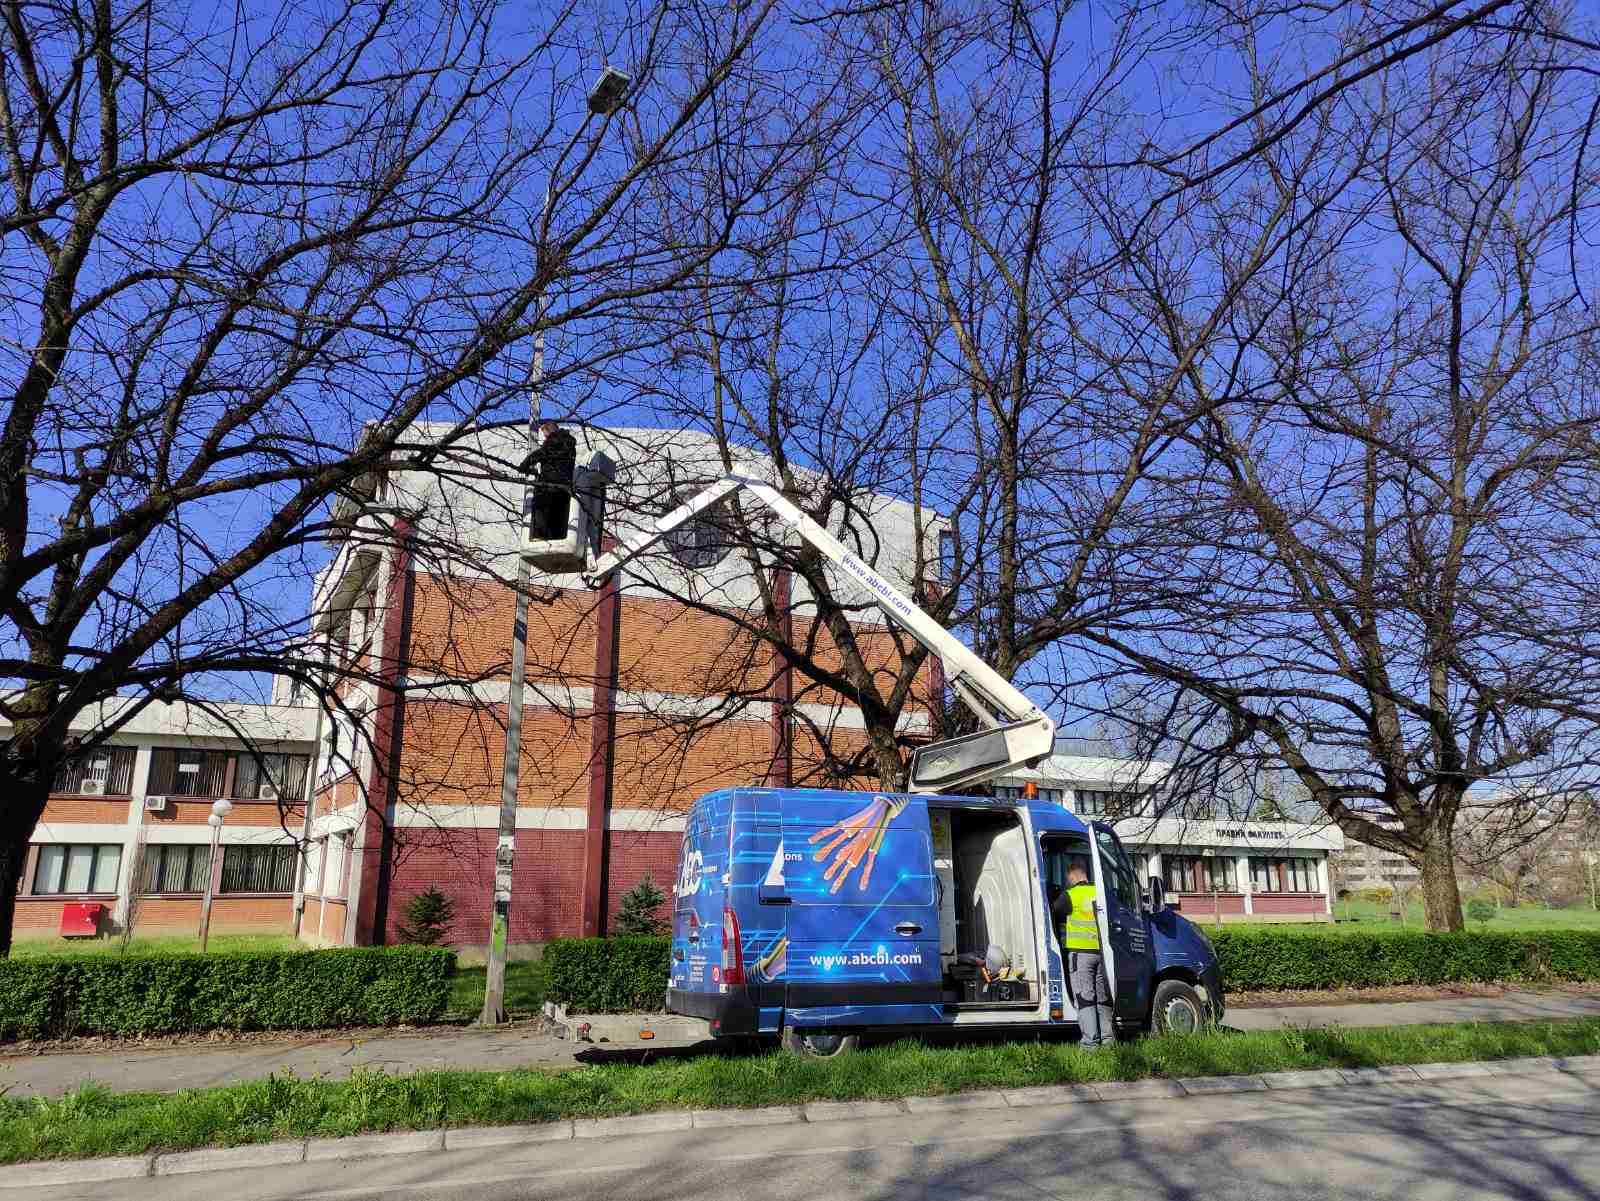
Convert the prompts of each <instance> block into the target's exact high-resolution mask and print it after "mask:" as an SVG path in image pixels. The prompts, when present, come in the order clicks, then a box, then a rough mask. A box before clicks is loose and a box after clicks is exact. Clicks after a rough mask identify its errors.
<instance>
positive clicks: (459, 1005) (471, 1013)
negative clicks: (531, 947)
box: [445, 959, 545, 1021]
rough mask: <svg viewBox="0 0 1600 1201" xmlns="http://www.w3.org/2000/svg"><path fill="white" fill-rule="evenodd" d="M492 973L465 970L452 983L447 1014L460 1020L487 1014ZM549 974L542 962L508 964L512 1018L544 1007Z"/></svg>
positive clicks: (507, 1006)
mask: <svg viewBox="0 0 1600 1201" xmlns="http://www.w3.org/2000/svg"><path fill="white" fill-rule="evenodd" d="M487 973H488V969H487V968H481V967H461V968H457V969H456V974H455V975H454V976H453V977H451V980H450V1002H449V1004H448V1006H447V1007H446V1009H445V1013H446V1014H447V1015H448V1016H449V1017H450V1018H452V1019H456V1020H468V1021H470V1020H473V1019H475V1018H477V1016H478V1015H479V1014H481V1013H482V1012H483V984H484V980H485V978H486V976H487ZM544 994H545V974H544V963H543V962H542V961H540V960H537V959H535V960H529V961H526V962H520V963H519V962H512V963H508V964H506V1012H507V1013H509V1014H510V1015H511V1016H512V1017H527V1016H529V1015H531V1014H535V1013H538V1012H539V1010H540V1008H541V1007H542V1006H543V1005H544Z"/></svg>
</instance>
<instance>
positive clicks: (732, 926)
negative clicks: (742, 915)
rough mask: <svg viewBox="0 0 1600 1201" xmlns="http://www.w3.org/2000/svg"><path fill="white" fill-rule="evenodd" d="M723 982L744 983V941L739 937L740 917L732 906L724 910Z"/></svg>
mask: <svg viewBox="0 0 1600 1201" xmlns="http://www.w3.org/2000/svg"><path fill="white" fill-rule="evenodd" d="M722 982H723V983H724V984H743V983H744V942H743V940H742V939H740V937H739V919H738V917H737V916H736V915H735V914H734V912H733V909H732V908H731V907H724V908H723V910H722Z"/></svg>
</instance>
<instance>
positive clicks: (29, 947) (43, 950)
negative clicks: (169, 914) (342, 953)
mask: <svg viewBox="0 0 1600 1201" xmlns="http://www.w3.org/2000/svg"><path fill="white" fill-rule="evenodd" d="M296 947H305V948H306V949H307V950H310V947H309V946H307V945H306V944H305V943H297V942H295V940H294V939H292V938H290V937H289V936H288V935H287V934H213V935H212V936H211V938H210V941H209V943H208V945H207V948H206V949H207V950H208V951H292V950H294V949H295V948H296ZM199 949H200V940H199V939H198V938H196V937H194V936H193V935H167V936H160V937H152V938H144V937H138V938H133V939H131V940H129V943H128V954H130V955H134V954H149V953H152V952H158V953H163V954H172V953H174V952H179V951H198V950H199ZM11 953H12V954H13V955H15V956H17V957H18V958H22V957H25V956H38V957H43V956H57V955H120V954H122V953H123V951H122V941H121V940H120V939H117V938H91V939H76V938H27V939H18V940H17V941H16V942H14V943H12V944H11Z"/></svg>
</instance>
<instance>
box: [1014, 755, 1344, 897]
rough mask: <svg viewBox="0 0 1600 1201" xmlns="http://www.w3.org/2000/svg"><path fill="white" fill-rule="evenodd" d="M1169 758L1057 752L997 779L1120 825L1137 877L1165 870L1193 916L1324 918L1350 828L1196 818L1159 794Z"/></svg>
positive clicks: (1170, 890) (1173, 892)
mask: <svg viewBox="0 0 1600 1201" xmlns="http://www.w3.org/2000/svg"><path fill="white" fill-rule="evenodd" d="M1167 770H1168V765H1167V764H1164V763H1148V762H1136V761H1133V760H1129V759H1118V758H1113V757H1108V756H1102V755H1094V754H1073V753H1066V752H1061V751H1058V753H1056V754H1054V755H1052V756H1051V757H1050V758H1049V759H1047V760H1045V761H1044V762H1043V763H1041V764H1040V765H1039V766H1038V767H1037V768H1035V769H1032V770H1025V771H1020V772H1017V773H1016V774H1014V775H1010V776H1006V777H1005V778H1003V779H1002V780H1000V781H998V782H997V788H996V791H997V792H998V793H999V795H1001V796H1007V795H1009V796H1019V795H1021V794H1022V791H1023V789H1024V788H1025V787H1026V786H1027V785H1029V784H1032V785H1034V786H1035V787H1036V788H1037V789H1038V792H1039V795H1040V796H1041V797H1043V798H1044V799H1046V800H1057V801H1060V802H1062V803H1063V804H1065V805H1066V806H1067V807H1068V808H1069V809H1071V810H1072V811H1073V812H1074V813H1076V814H1078V815H1079V816H1080V817H1083V818H1085V819H1088V820H1094V821H1103V822H1105V823H1106V824H1107V825H1109V826H1110V827H1111V828H1112V829H1113V830H1115V831H1116V833H1117V837H1118V838H1119V839H1121V841H1122V843H1123V845H1124V846H1125V847H1127V849H1128V853H1129V854H1130V855H1131V856H1132V857H1133V859H1134V866H1135V867H1136V868H1137V869H1138V871H1139V875H1140V878H1141V879H1148V878H1149V877H1151V876H1160V877H1161V879H1162V881H1163V883H1164V884H1165V886H1166V890H1167V895H1168V897H1169V898H1170V899H1172V900H1173V901H1176V902H1177V904H1178V905H1179V907H1180V909H1181V910H1182V911H1183V912H1184V913H1185V914H1186V915H1187V916H1189V917H1191V918H1194V919H1195V920H1197V921H1212V920H1215V921H1218V922H1238V921H1263V922H1306V921H1328V920H1330V919H1331V916H1332V913H1333V904H1332V891H1331V887H1330V883H1329V878H1328V868H1329V857H1330V855H1335V854H1338V853H1339V852H1341V851H1343V849H1344V845H1345V841H1344V834H1343V833H1342V832H1341V831H1340V830H1339V829H1338V827H1337V826H1334V825H1332V824H1331V823H1329V822H1326V821H1318V822H1296V821H1270V822H1261V821H1246V820H1235V819H1231V818H1191V817H1183V816H1177V815H1173V814H1169V813H1165V812H1162V810H1161V807H1160V806H1159V804H1158V803H1157V802H1155V801H1154V800H1153V796H1154V794H1155V791H1156V790H1157V789H1158V788H1159V785H1160V783H1161V781H1162V779H1163V778H1164V777H1165V776H1166V774H1167Z"/></svg>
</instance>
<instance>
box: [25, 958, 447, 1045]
mask: <svg viewBox="0 0 1600 1201" xmlns="http://www.w3.org/2000/svg"><path fill="white" fill-rule="evenodd" d="M454 970H455V955H454V953H453V952H450V951H446V950H442V949H439V948H432V947H341V948H337V949H334V950H327V951H238V952H230V953H222V954H216V955H197V954H139V953H133V954H129V955H126V956H121V957H113V956H101V955H85V956H81V957H74V956H61V957H51V958H39V959H32V958H29V959H4V960H0V1038H7V1039H9V1038H18V1037H23V1038H50V1037H60V1036H67V1035H73V1034H104V1035H114V1036H120V1037H130V1036H142V1035H150V1034H183V1033H189V1032H192V1031H199V1030H314V1029H318V1028H322V1027H329V1026H392V1025H396V1024H399V1023H402V1022H404V1023H414V1022H427V1021H433V1020H435V1019H437V1018H439V1017H440V1016H441V1015H442V1014H443V1013H444V1009H445V1004H446V1002H447V1001H448V999H449V994H450V975H451V973H452V972H453V971H454Z"/></svg>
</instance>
